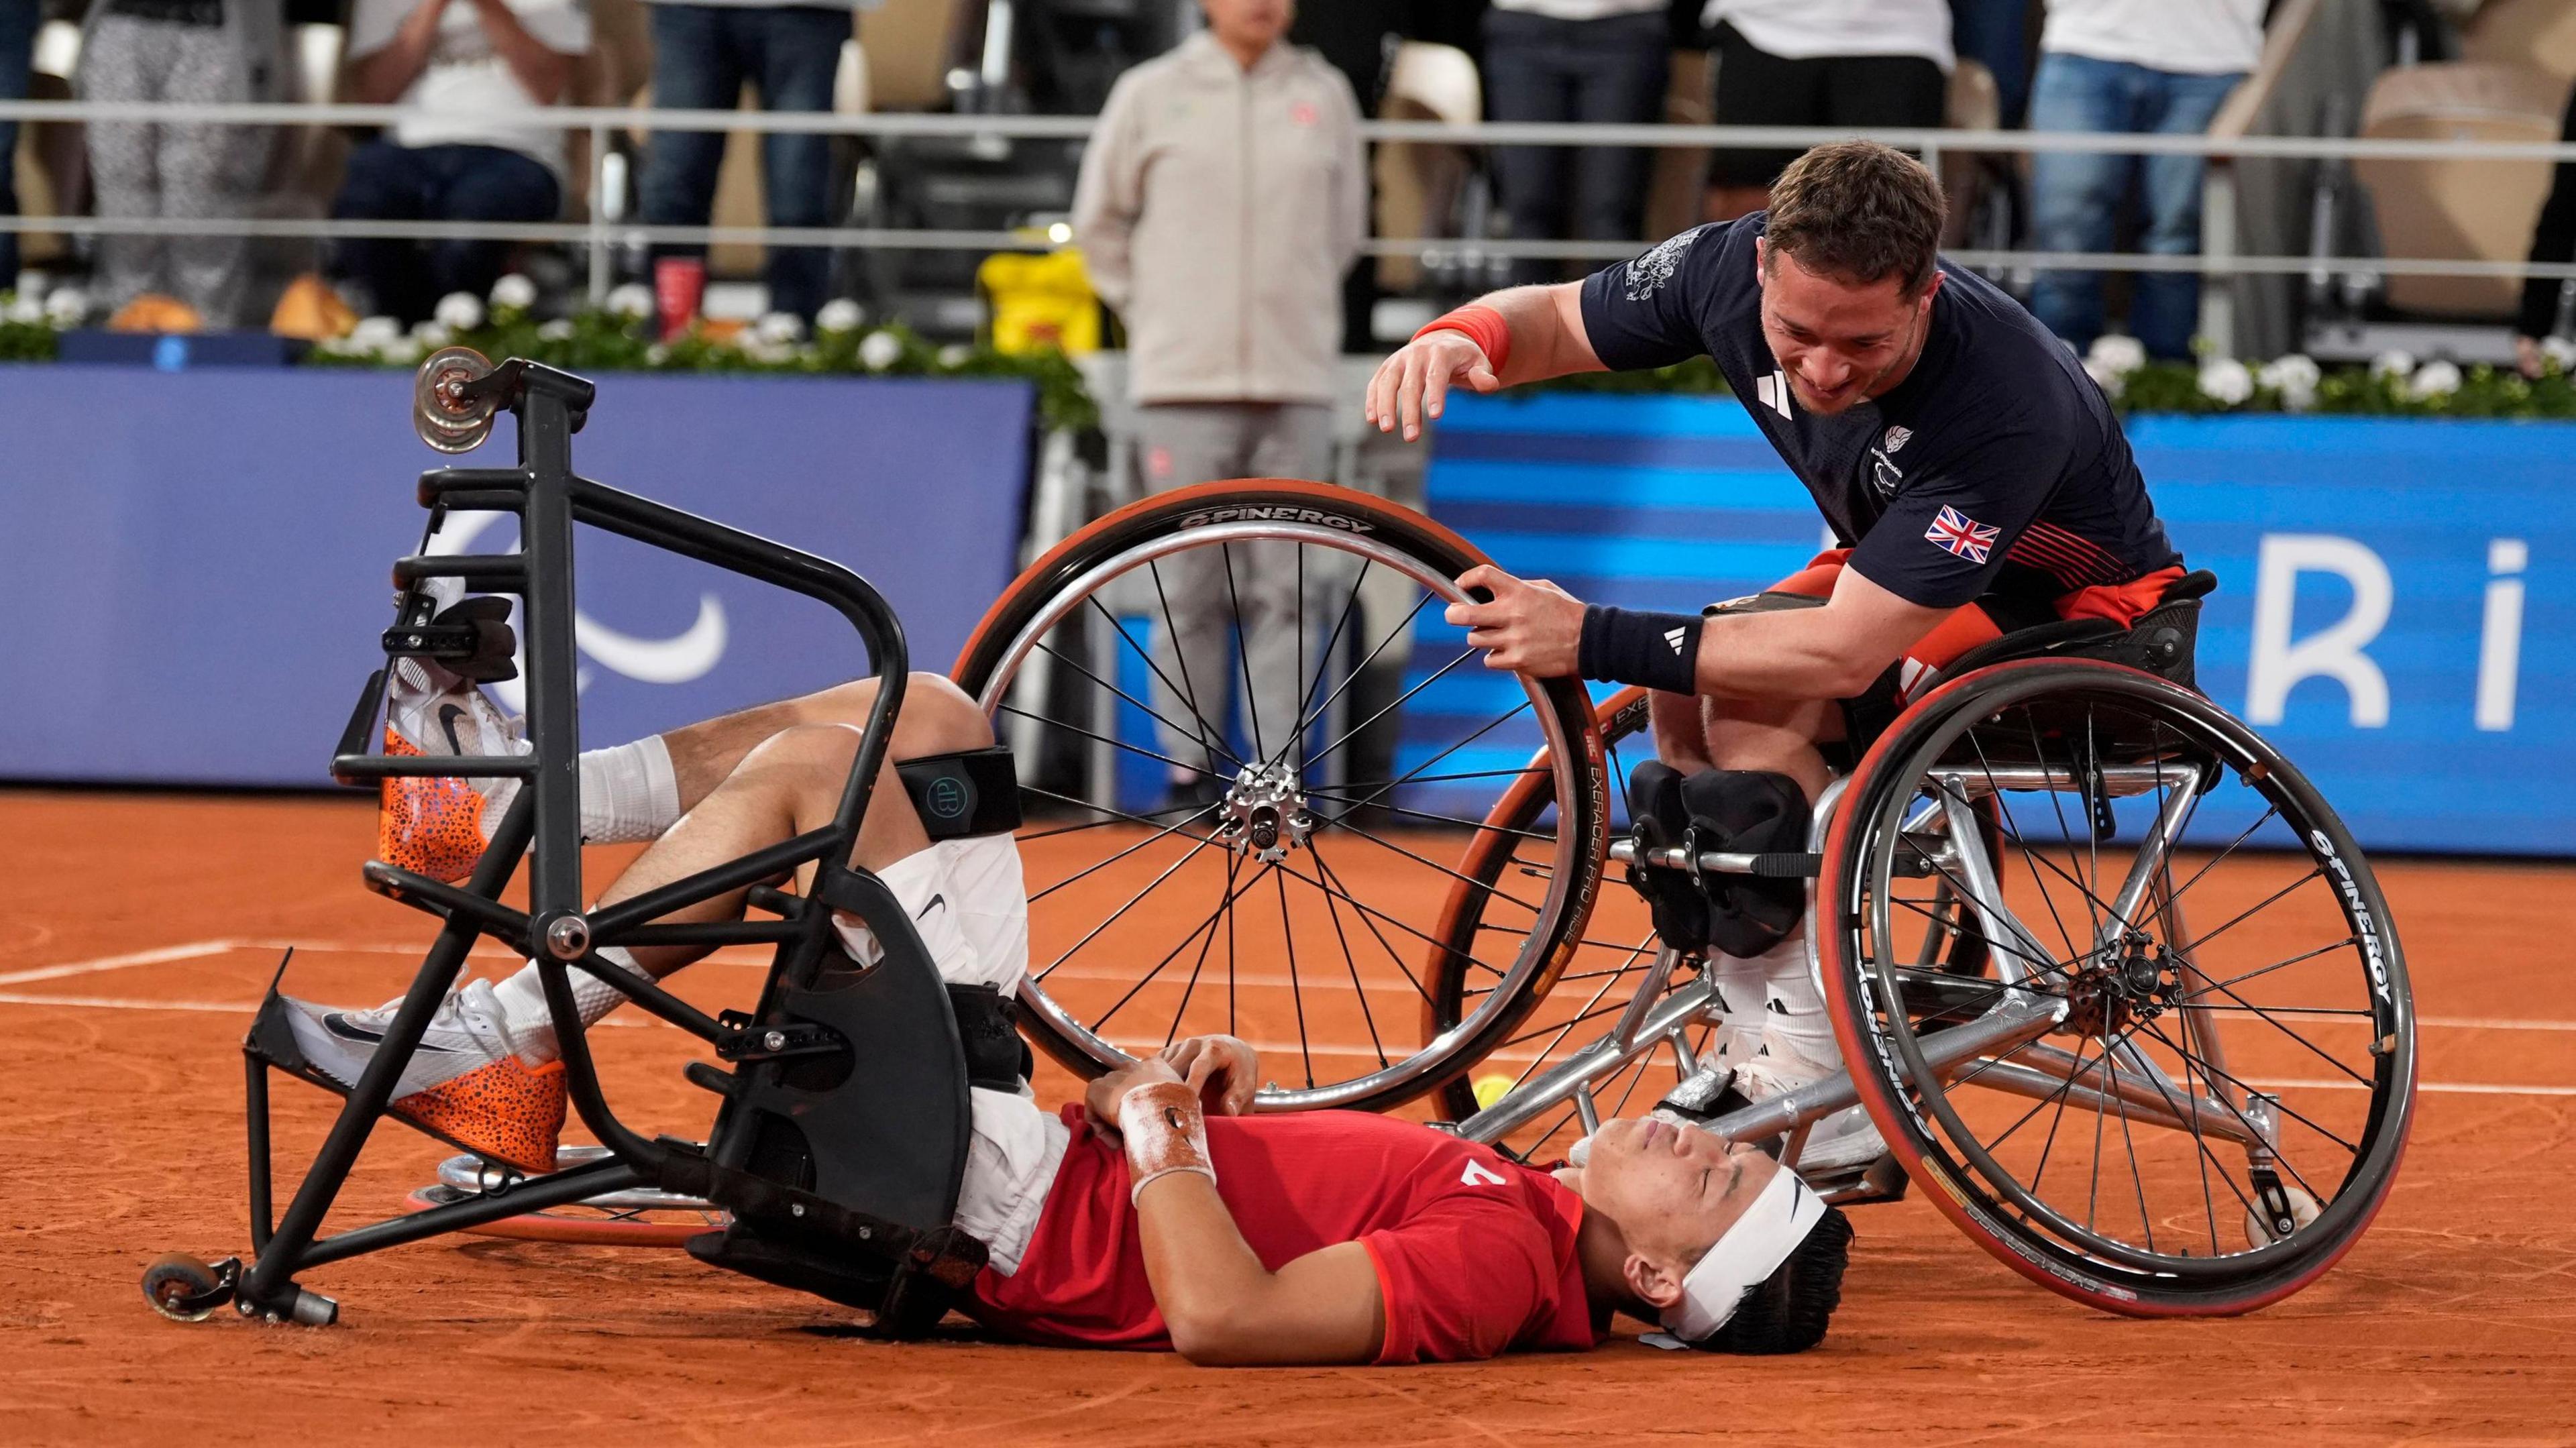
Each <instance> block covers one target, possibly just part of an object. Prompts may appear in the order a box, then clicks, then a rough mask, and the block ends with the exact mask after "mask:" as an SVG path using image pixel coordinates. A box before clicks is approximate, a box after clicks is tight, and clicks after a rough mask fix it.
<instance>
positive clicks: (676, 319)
mask: <svg viewBox="0 0 2576 1448" xmlns="http://www.w3.org/2000/svg"><path fill="white" fill-rule="evenodd" d="M706 296H707V262H706V258H704V257H697V256H666V257H663V258H661V259H659V260H657V261H655V262H654V263H653V300H654V302H655V304H656V305H657V306H658V307H659V308H660V309H661V313H662V340H663V341H665V342H671V341H676V340H678V338H679V336H680V334H681V333H683V332H686V331H687V330H689V324H690V323H691V322H694V321H696V320H697V317H698V306H699V304H700V303H702V302H704V301H705V300H706Z"/></svg>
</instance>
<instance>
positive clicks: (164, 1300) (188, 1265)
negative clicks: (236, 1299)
mask: <svg viewBox="0 0 2576 1448" xmlns="http://www.w3.org/2000/svg"><path fill="white" fill-rule="evenodd" d="M240 1271H241V1263H240V1262H239V1261H238V1260H235V1259H231V1258H227V1259H225V1260H224V1261H223V1262H221V1263H218V1264H216V1265H214V1266H211V1267H210V1266H208V1265H206V1264H205V1263H203V1262H200V1261H198V1260H197V1259H196V1258H194V1257H191V1256H189V1255H188V1254H187V1253H185V1252H173V1253H171V1254H170V1255H169V1256H167V1257H164V1258H162V1259H161V1260H160V1261H158V1262H155V1263H153V1264H152V1265H151V1266H149V1267H146V1268H144V1269H143V1300H144V1301H146V1302H149V1303H151V1304H152V1310H153V1311H155V1312H157V1313H160V1314H161V1315H162V1316H163V1317H166V1318H169V1319H170V1320H171V1321H173V1322H203V1321H205V1320H206V1319H207V1318H209V1317H211V1316H213V1315H214V1311H215V1309H216V1308H218V1307H221V1306H223V1305H224V1304H225V1303H226V1302H229V1301H231V1300H232V1295H233V1280H234V1278H235V1277H236V1276H238V1275H239V1273H240Z"/></svg>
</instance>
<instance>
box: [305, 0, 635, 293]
mask: <svg viewBox="0 0 2576 1448" xmlns="http://www.w3.org/2000/svg"><path fill="white" fill-rule="evenodd" d="M589 49H590V11H589V9H588V7H587V5H586V3H585V0H358V8H357V11H356V13H355V14H354V15H353V16H352V17H351V19H350V24H349V54H350V57H351V62H350V67H349V90H350V92H351V94H352V95H353V96H354V97H355V98H356V99H357V100H358V101H360V102H362V103H364V104H368V105H386V104H400V105H402V106H405V107H408V108H411V109H412V110H413V111H414V114H412V115H408V116H405V117H404V118H403V119H402V120H401V121H400V122H399V123H398V124H397V125H396V126H395V127H394V132H393V134H392V135H391V136H389V137H385V138H381V139H378V140H374V141H370V142H368V143H367V144H365V145H363V146H361V147H359V148H358V149H357V151H356V152H355V153H353V154H352V155H351V156H350V157H349V171H348V177H347V179H346V180H344V181H343V182H342V183H341V185H340V195H339V199H338V200H336V201H335V202H333V203H332V207H331V214H332V215H333V216H335V217H342V218H349V219H358V220H367V221H552V220H554V219H555V218H556V217H557V216H559V215H561V214H562V212H563V169H564V138H563V132H561V131H560V130H557V129H556V128H555V127H553V126H550V125H548V124H546V121H545V118H544V117H542V116H538V115H535V114H534V112H536V111H538V110H539V109H541V108H543V107H546V106H550V105H553V104H555V103H556V102H558V101H560V100H561V99H562V98H563V94H564V90H565V87H566V86H568V85H569V84H570V83H571V80H572V70H573V63H574V61H575V60H576V59H577V58H578V57H579V56H581V55H582V54H583V53H584V52H586V51H588V50H589ZM508 250H509V243H507V242H502V241H461V240H450V241H433V242H429V243H427V244H426V246H424V245H423V244H422V243H420V242H416V241H407V240H402V239H398V238H381V239H379V238H350V239H348V240H345V241H343V242H341V243H340V247H339V258H338V269H339V270H340V272H341V273H342V274H343V275H344V276H347V277H349V278H350V279H352V280H354V281H356V282H357V283H358V284H359V285H361V286H362V287H364V288H365V289H366V290H367V293H368V297H369V300H370V301H371V302H372V304H373V309H374V310H375V311H378V312H383V313H385V314H387V315H390V316H394V317H399V318H401V319H402V320H404V321H406V322H413V321H418V320H420V319H421V318H423V317H426V316H428V315H429V313H430V310H431V308H432V307H434V306H435V305H436V304H437V302H438V299H439V298H440V297H443V296H445V295H447V294H448V293H449V292H471V293H473V294H474V295H475V296H478V297H480V296H482V295H483V294H484V293H486V292H488V291H490V290H491V289H492V283H493V281H494V280H495V279H497V278H498V277H499V276H500V275H501V263H502V260H503V258H504V257H505V256H506V254H507V252H508ZM360 310H362V311H363V310H366V308H361V309H360Z"/></svg>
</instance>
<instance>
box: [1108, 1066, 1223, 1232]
mask: <svg viewBox="0 0 2576 1448" xmlns="http://www.w3.org/2000/svg"><path fill="white" fill-rule="evenodd" d="M1118 1133H1119V1135H1120V1136H1122V1137H1124V1138H1125V1139H1126V1142H1127V1176H1128V1181H1129V1186H1128V1188H1127V1200H1128V1201H1129V1202H1131V1203H1133V1202H1134V1201H1136V1200H1137V1199H1138V1197H1140V1196H1141V1195H1142V1194H1143V1193H1144V1190H1145V1186H1146V1184H1147V1183H1148V1182H1151V1181H1154V1180H1155V1179H1156V1178H1159V1177H1167V1176H1170V1175H1171V1174H1172V1173H1174V1172H1184V1171H1194V1172H1197V1173H1198V1174H1199V1175H1200V1176H1203V1177H1206V1178H1207V1179H1208V1180H1209V1181H1211V1182H1213V1181H1215V1180H1216V1167H1215V1166H1214V1165H1212V1164H1211V1163H1210V1162H1209V1160H1208V1149H1207V1121H1206V1118H1205V1117H1204V1116H1202V1115H1201V1114H1200V1111H1199V1098H1198V1093H1197V1092H1195V1091H1192V1090H1191V1089H1190V1088H1189V1087H1187V1086H1185V1085H1183V1084H1182V1083H1180V1082H1178V1081H1148V1082H1146V1083H1145V1084H1144V1085H1142V1086H1137V1087H1134V1088H1132V1089H1130V1090H1129V1091H1128V1093H1127V1094H1126V1095H1124V1096H1122V1097H1120V1098H1118Z"/></svg>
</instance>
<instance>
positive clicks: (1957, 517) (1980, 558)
mask: <svg viewBox="0 0 2576 1448" xmlns="http://www.w3.org/2000/svg"><path fill="white" fill-rule="evenodd" d="M2002 532H2003V530H2002V529H2001V528H1990V527H1988V526H1986V525H1985V524H1983V523H1980V522H1978V521H1977V520H1976V519H1974V518H1971V517H1969V516H1968V515H1967V514H1965V513H1962V512H1960V511H1959V510H1958V509H1956V508H1943V509H1942V510H1941V516H1939V517H1937V518H1934V519H1933V520H1932V526H1931V527H1930V528H1927V529H1925V530H1924V533H1923V541H1925V542H1927V543H1938V544H1939V545H1941V546H1942V547H1944V548H1947V549H1949V550H1950V551H1951V552H1953V553H1956V554H1958V555H1959V556H1960V557H1962V558H1965V559H1967V560H1968V561H1969V562H1971V563H1983V562H1985V561H1986V554H1987V552H1988V550H1990V549H1992V548H1993V547H1994V546H1995V538H1996V537H1997V535H1999V534H2001V533H2002Z"/></svg>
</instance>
